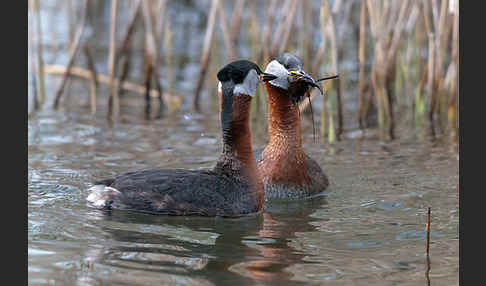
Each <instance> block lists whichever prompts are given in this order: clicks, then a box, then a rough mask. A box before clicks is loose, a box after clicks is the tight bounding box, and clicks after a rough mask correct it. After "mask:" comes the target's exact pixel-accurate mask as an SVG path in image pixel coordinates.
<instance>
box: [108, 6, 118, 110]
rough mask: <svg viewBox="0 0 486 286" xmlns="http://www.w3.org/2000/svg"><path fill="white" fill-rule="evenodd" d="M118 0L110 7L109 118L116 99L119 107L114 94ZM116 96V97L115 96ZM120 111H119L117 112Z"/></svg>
mask: <svg viewBox="0 0 486 286" xmlns="http://www.w3.org/2000/svg"><path fill="white" fill-rule="evenodd" d="M117 7H118V0H111V8H110V47H109V51H108V75H109V78H110V82H109V83H108V113H107V117H108V119H111V114H112V109H113V104H114V101H116V102H115V103H116V104H115V106H116V107H115V108H116V109H118V95H115V94H114V91H115V88H116V87H115V86H114V79H115V51H116V25H117V23H116V14H117ZM115 97H116V98H115ZM116 113H118V112H116Z"/></svg>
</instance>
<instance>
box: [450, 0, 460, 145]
mask: <svg viewBox="0 0 486 286" xmlns="http://www.w3.org/2000/svg"><path fill="white" fill-rule="evenodd" d="M458 2H459V1H458V0H456V2H455V3H456V7H453V9H454V10H453V13H454V19H453V32H452V55H451V56H452V62H451V66H452V70H453V76H452V77H451V84H450V86H449V108H448V109H449V110H448V120H449V129H450V130H451V131H452V136H453V138H454V140H457V129H456V122H455V121H456V112H457V108H456V101H457V94H458V93H457V84H458V73H459V71H458V67H459V53H458V49H459V11H458V10H459V9H458V6H459V4H458Z"/></svg>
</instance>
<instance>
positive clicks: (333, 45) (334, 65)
mask: <svg viewBox="0 0 486 286" xmlns="http://www.w3.org/2000/svg"><path fill="white" fill-rule="evenodd" d="M325 5H326V11H329V8H328V7H329V6H328V3H327V1H326V4H325ZM327 13H328V25H327V29H329V30H328V34H329V40H330V41H329V43H330V52H331V53H330V56H331V72H332V73H333V74H338V70H339V67H338V65H339V63H338V55H337V53H338V47H337V42H336V28H335V25H334V15H332V14H329V12H327ZM333 86H334V83H333ZM335 88H336V103H337V117H338V122H337V128H336V130H334V129H333V130H330V131H329V134H332V133H334V132H335V139H337V140H340V136H341V134H342V126H343V115H342V104H341V87H340V79H339V78H337V79H336V82H335ZM331 99H332V98H331ZM331 103H332V100H331ZM333 108H334V106H333V105H332V104H331V110H330V111H329V117H330V121H329V123H330V126H329V128H333V127H334V126H331V125H333V121H334V119H333V113H334V112H333V110H332V109H333ZM333 139H334V137H332V136H330V137H329V142H330V143H332V142H333V141H334V140H333Z"/></svg>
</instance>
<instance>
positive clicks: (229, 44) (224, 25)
mask: <svg viewBox="0 0 486 286" xmlns="http://www.w3.org/2000/svg"><path fill="white" fill-rule="evenodd" d="M218 15H219V21H220V25H219V27H220V28H221V33H222V35H223V42H224V46H225V47H226V51H227V53H228V61H233V60H235V59H236V57H237V55H236V54H235V51H234V45H233V40H232V38H231V34H230V32H229V31H228V22H227V21H226V16H225V15H224V8H223V4H222V3H221V2H218Z"/></svg>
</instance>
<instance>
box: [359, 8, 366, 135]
mask: <svg viewBox="0 0 486 286" xmlns="http://www.w3.org/2000/svg"><path fill="white" fill-rule="evenodd" d="M365 39H366V3H365V1H363V2H361V11H360V20H359V83H358V114H357V116H358V123H359V128H360V129H363V127H364V125H363V120H364V114H363V91H364V90H363V89H364V84H365V83H364V81H365V78H364V77H365V74H364V67H365Z"/></svg>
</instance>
